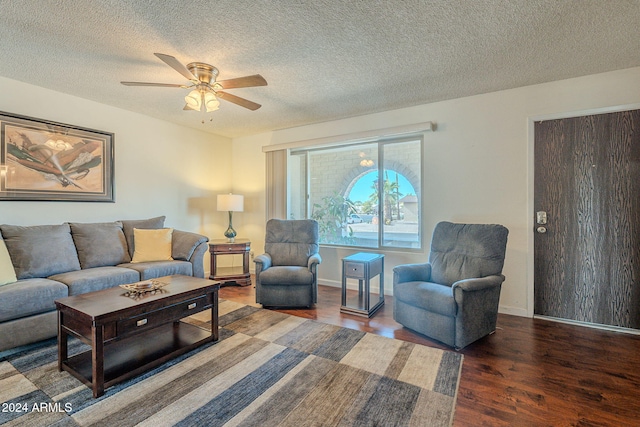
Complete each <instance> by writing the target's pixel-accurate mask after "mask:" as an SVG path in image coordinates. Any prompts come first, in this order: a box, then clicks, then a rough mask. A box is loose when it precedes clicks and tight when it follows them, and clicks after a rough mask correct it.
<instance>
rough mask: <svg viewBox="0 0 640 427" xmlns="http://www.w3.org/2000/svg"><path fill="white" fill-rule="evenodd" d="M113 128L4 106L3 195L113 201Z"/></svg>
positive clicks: (0, 117) (0, 143)
mask: <svg viewBox="0 0 640 427" xmlns="http://www.w3.org/2000/svg"><path fill="white" fill-rule="evenodd" d="M113 140H114V134H113V133H109V132H102V131H98V130H93V129H85V128H81V127H78V126H72V125H66V124H62V123H55V122H50V121H47V120H40V119H34V118H30V117H23V116H18V115H14V114H8V113H3V112H0V201H2V200H42V201H44V200H48V201H82V202H113V201H114V200H115V199H114V193H113V170H114V169H113V153H114V151H113Z"/></svg>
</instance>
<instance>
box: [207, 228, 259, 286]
mask: <svg viewBox="0 0 640 427" xmlns="http://www.w3.org/2000/svg"><path fill="white" fill-rule="evenodd" d="M250 249H251V242H250V241H249V240H247V239H235V241H233V242H229V241H228V240H226V239H214V240H211V241H210V242H209V252H210V253H211V275H210V276H209V279H211V280H216V281H218V282H222V284H223V285H229V284H233V283H236V284H238V285H240V286H249V285H251V274H250V273H249V250H250ZM236 254H240V255H242V267H240V266H237V267H220V266H218V257H219V256H221V255H236Z"/></svg>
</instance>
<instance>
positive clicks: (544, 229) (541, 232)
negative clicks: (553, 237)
mask: <svg viewBox="0 0 640 427" xmlns="http://www.w3.org/2000/svg"><path fill="white" fill-rule="evenodd" d="M536 231H537V232H538V233H540V234H544V233H546V232H547V227H538V228H536Z"/></svg>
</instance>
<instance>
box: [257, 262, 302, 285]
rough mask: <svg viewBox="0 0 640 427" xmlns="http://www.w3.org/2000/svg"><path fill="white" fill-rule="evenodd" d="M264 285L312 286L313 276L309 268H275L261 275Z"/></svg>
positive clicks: (270, 268) (264, 271)
mask: <svg viewBox="0 0 640 427" xmlns="http://www.w3.org/2000/svg"><path fill="white" fill-rule="evenodd" d="M260 283H261V284H262V285H267V286H269V285H311V284H312V283H313V274H312V273H311V272H310V271H309V269H308V268H307V267H297V266H275V267H269V268H267V269H266V270H263V271H262V272H261V273H260Z"/></svg>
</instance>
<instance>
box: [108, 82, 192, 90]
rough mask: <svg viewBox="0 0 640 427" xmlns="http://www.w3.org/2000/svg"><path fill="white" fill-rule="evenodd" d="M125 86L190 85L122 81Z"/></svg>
mask: <svg viewBox="0 0 640 427" xmlns="http://www.w3.org/2000/svg"><path fill="white" fill-rule="evenodd" d="M120 83H122V84H123V85H125V86H157V87H181V88H184V89H186V88H188V87H189V86H185V85H179V84H174V83H146V82H120Z"/></svg>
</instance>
